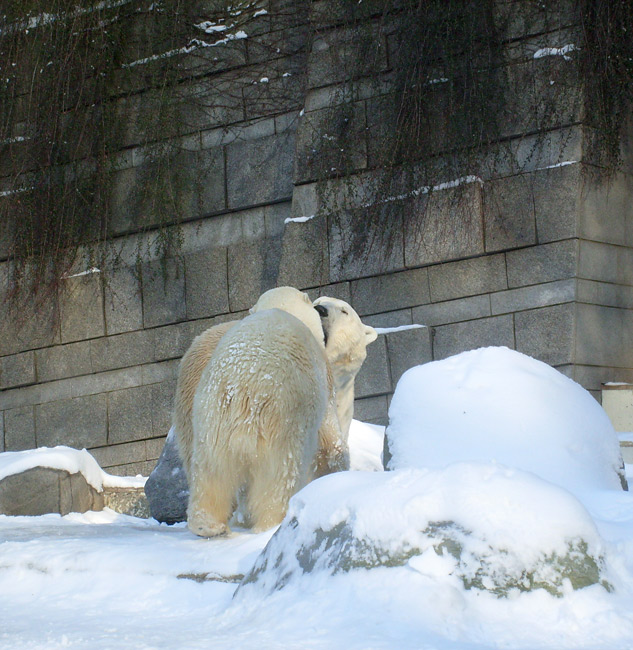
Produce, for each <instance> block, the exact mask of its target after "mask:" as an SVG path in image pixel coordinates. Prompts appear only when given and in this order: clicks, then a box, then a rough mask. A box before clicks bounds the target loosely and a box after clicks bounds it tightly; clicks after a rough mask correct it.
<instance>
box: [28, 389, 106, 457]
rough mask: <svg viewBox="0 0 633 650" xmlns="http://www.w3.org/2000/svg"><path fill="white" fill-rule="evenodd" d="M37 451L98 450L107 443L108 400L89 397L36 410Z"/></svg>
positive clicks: (52, 404)
mask: <svg viewBox="0 0 633 650" xmlns="http://www.w3.org/2000/svg"><path fill="white" fill-rule="evenodd" d="M35 429H36V438H37V446H38V447H55V446H56V445H67V446H68V447H74V448H75V449H83V448H87V449H89V448H91V447H98V446H100V445H104V444H106V441H107V407H106V396H105V395H104V394H100V395H88V396H85V397H75V398H71V399H64V400H59V401H58V402H48V403H46V404H38V405H37V406H36V407H35Z"/></svg>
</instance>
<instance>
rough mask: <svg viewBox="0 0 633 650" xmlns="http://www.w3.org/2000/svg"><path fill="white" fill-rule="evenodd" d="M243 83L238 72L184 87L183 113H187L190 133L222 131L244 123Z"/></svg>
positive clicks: (182, 95) (185, 120) (181, 90)
mask: <svg viewBox="0 0 633 650" xmlns="http://www.w3.org/2000/svg"><path fill="white" fill-rule="evenodd" d="M243 85H244V84H243V82H242V81H241V80H240V79H239V78H236V75H235V72H229V73H228V74H224V75H213V76H212V77H211V81H210V82H209V80H206V81H205V80H204V79H203V80H202V81H201V82H199V83H197V82H195V81H194V82H192V83H191V84H189V85H186V86H184V85H183V86H181V87H180V89H179V90H180V96H181V98H182V110H183V111H186V114H185V116H184V124H186V128H187V130H188V131H189V132H190V133H193V132H195V131H199V130H201V129H209V128H212V127H221V126H224V125H226V124H235V123H237V122H243V121H244V118H245V115H244V102H243V97H242V88H243Z"/></svg>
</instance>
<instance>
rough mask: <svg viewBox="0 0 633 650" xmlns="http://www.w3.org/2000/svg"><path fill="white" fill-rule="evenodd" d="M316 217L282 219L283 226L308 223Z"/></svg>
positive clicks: (313, 215) (312, 215)
mask: <svg viewBox="0 0 633 650" xmlns="http://www.w3.org/2000/svg"><path fill="white" fill-rule="evenodd" d="M314 217H316V215H315V214H311V215H310V216H308V217H287V218H286V219H284V224H286V223H305V222H306V221H310V220H311V219H314Z"/></svg>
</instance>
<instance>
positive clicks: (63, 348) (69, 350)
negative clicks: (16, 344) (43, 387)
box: [35, 341, 93, 382]
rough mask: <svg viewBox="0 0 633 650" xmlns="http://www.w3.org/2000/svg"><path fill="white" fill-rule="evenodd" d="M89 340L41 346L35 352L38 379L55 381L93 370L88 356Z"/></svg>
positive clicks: (85, 373)
mask: <svg viewBox="0 0 633 650" xmlns="http://www.w3.org/2000/svg"><path fill="white" fill-rule="evenodd" d="M91 343H92V342H91V341H79V342H78V343H68V344H66V345H56V346H54V347H50V348H42V349H41V350H37V351H36V352H35V359H36V364H37V378H38V381H40V382H44V381H55V380H56V379H64V378H66V377H78V376H81V375H87V374H89V373H91V372H93V368H92V362H91V358H90V345H91Z"/></svg>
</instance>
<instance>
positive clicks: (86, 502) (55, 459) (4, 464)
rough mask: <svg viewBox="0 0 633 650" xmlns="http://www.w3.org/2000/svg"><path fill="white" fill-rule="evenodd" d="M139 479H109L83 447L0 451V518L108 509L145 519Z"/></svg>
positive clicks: (141, 487) (141, 485)
mask: <svg viewBox="0 0 633 650" xmlns="http://www.w3.org/2000/svg"><path fill="white" fill-rule="evenodd" d="M144 482H145V479H144V478H143V477H120V476H112V475H110V474H107V473H106V472H104V471H103V470H102V469H101V467H99V464H98V463H97V461H96V460H95V459H94V458H93V456H92V455H91V454H90V453H89V452H88V451H86V450H85V449H82V450H79V449H72V448H71V447H65V446H58V447H52V448H51V447H39V448H37V449H28V450H24V451H8V452H4V453H0V514H5V515H14V516H15V515H31V516H33V515H42V514H46V513H59V514H62V515H65V514H68V513H70V512H87V511H88V510H101V509H103V508H104V506H105V507H110V508H112V509H115V510H117V511H118V512H123V513H134V514H136V515H137V516H147V514H146V511H147V507H146V505H147V504H146V500H145V494H144V493H143V483H144Z"/></svg>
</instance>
